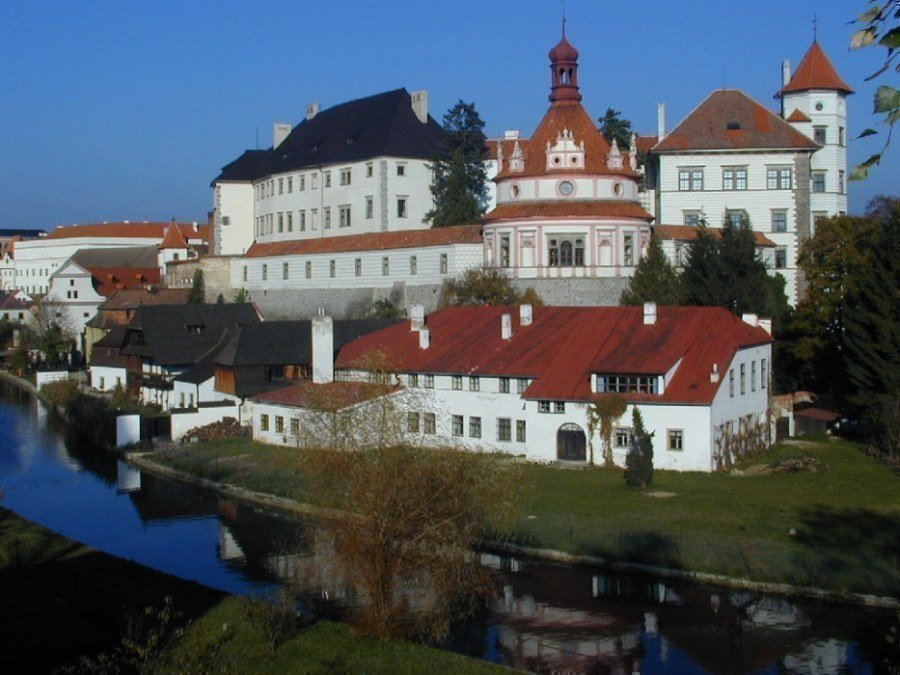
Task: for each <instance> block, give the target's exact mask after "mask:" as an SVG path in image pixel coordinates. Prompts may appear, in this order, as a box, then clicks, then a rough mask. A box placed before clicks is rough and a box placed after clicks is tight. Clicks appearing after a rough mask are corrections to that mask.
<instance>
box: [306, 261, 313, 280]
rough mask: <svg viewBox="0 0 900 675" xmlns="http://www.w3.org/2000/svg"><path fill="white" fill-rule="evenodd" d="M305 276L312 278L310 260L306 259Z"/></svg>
mask: <svg viewBox="0 0 900 675" xmlns="http://www.w3.org/2000/svg"><path fill="white" fill-rule="evenodd" d="M306 278H307V279H312V261H311V260H307V261H306Z"/></svg>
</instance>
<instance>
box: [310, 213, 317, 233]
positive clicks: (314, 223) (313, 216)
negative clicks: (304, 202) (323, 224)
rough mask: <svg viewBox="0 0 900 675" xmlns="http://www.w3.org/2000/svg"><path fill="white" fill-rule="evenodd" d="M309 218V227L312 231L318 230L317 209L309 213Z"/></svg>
mask: <svg viewBox="0 0 900 675" xmlns="http://www.w3.org/2000/svg"><path fill="white" fill-rule="evenodd" d="M309 217H310V219H311V221H312V222H311V223H310V227H312V229H314V230H318V229H319V209H312V210H311V211H310V214H309Z"/></svg>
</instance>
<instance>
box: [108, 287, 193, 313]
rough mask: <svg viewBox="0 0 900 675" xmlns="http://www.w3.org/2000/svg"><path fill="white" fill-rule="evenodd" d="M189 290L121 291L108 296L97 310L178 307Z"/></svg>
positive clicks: (186, 296)
mask: <svg viewBox="0 0 900 675" xmlns="http://www.w3.org/2000/svg"><path fill="white" fill-rule="evenodd" d="M190 294H191V289H190V288H152V289H150V290H146V289H143V288H140V289H122V290H118V291H116V292H115V293H113V294H112V295H111V296H109V297H108V298H107V299H106V300H105V301H104V302H103V304H102V305H100V307H98V309H99V310H101V311H102V310H104V309H108V310H117V309H118V310H121V309H137V308H138V307H140V306H141V305H180V304H183V303H186V302H187V299H188V296H189V295H190Z"/></svg>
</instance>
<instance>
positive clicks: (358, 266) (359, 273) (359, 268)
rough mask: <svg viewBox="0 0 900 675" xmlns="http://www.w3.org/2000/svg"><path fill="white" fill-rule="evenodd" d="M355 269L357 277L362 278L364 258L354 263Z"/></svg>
mask: <svg viewBox="0 0 900 675" xmlns="http://www.w3.org/2000/svg"><path fill="white" fill-rule="evenodd" d="M353 269H354V272H355V273H356V276H358V277H361V276H362V258H357V259H356V260H355V261H354V263H353Z"/></svg>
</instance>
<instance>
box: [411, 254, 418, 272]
mask: <svg viewBox="0 0 900 675" xmlns="http://www.w3.org/2000/svg"><path fill="white" fill-rule="evenodd" d="M418 271H419V261H418V260H417V259H416V256H414V255H411V256H409V273H410V274H411V275H412V276H415V275H416V273H417V272H418Z"/></svg>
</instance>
